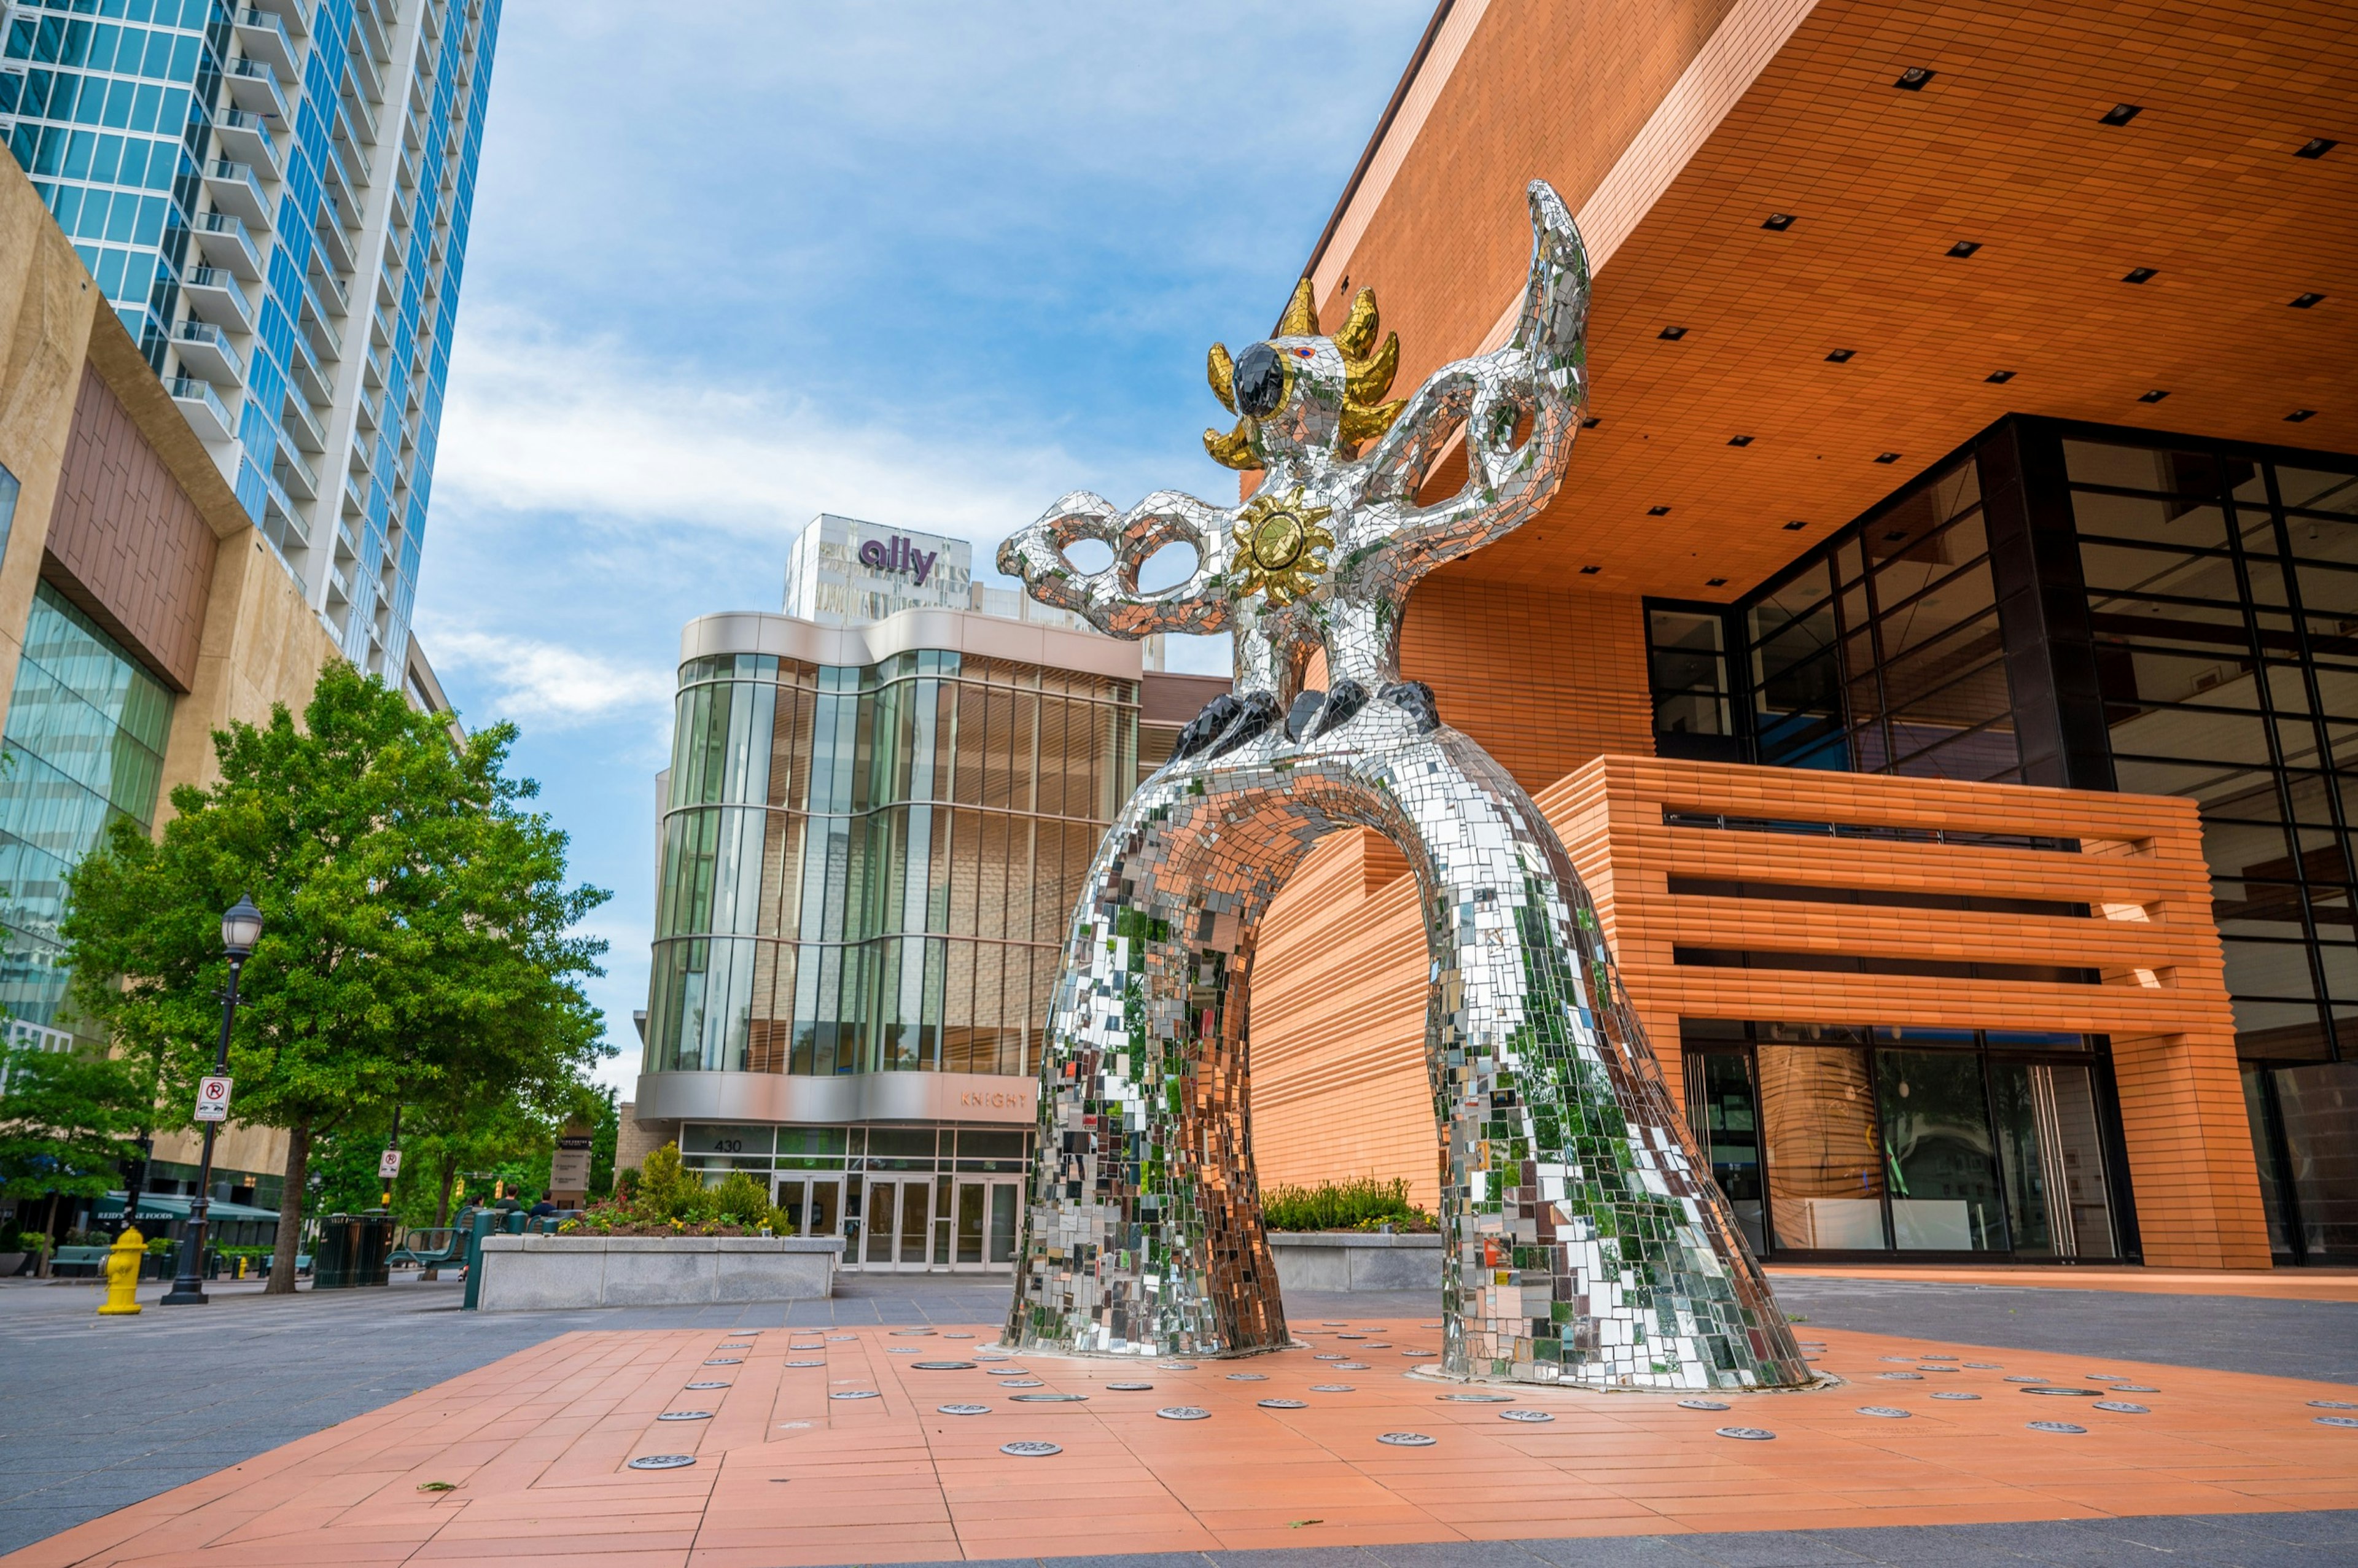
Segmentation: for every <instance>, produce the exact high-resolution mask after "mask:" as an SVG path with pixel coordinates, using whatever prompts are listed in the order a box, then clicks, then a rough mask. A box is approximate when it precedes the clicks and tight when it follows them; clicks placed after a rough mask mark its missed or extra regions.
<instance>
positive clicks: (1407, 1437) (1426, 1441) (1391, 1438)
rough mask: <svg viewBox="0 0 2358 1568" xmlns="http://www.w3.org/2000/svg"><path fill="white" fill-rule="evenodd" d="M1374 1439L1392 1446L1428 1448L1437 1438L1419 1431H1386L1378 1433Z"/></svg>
mask: <svg viewBox="0 0 2358 1568" xmlns="http://www.w3.org/2000/svg"><path fill="white" fill-rule="evenodd" d="M1376 1441H1377V1442H1378V1443H1384V1444H1390V1445H1391V1446H1392V1447H1394V1448H1430V1447H1432V1446H1433V1444H1434V1443H1435V1442H1436V1441H1437V1439H1434V1438H1431V1437H1427V1436H1426V1435H1425V1434H1424V1433H1421V1432H1387V1433H1379V1435H1378V1436H1377V1438H1376Z"/></svg>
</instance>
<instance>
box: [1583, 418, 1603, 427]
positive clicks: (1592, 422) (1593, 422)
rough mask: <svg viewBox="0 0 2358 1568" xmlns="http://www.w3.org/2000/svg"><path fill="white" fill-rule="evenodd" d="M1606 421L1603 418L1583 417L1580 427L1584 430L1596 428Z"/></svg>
mask: <svg viewBox="0 0 2358 1568" xmlns="http://www.w3.org/2000/svg"><path fill="white" fill-rule="evenodd" d="M1604 423H1605V421H1604V420H1602V419H1583V420H1582V421H1581V422H1580V427H1581V428H1582V429H1584V430H1594V429H1595V428H1596V427H1598V426H1599V425H1602V424H1604Z"/></svg>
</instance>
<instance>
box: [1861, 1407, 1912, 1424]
mask: <svg viewBox="0 0 2358 1568" xmlns="http://www.w3.org/2000/svg"><path fill="white" fill-rule="evenodd" d="M1858 1413H1859V1414H1861V1415H1879V1416H1881V1417H1883V1418H1884V1419H1885V1420H1886V1421H1906V1420H1907V1419H1908V1417H1909V1412H1908V1411H1904V1410H1901V1409H1900V1408H1899V1407H1898V1406H1897V1405H1861V1406H1859V1407H1858Z"/></svg>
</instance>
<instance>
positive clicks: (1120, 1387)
mask: <svg viewBox="0 0 2358 1568" xmlns="http://www.w3.org/2000/svg"><path fill="white" fill-rule="evenodd" d="M1152 1387H1154V1385H1153V1384H1152V1383H1108V1384H1107V1385H1106V1388H1107V1389H1108V1390H1110V1391H1112V1392H1114V1393H1117V1394H1142V1393H1144V1392H1146V1391H1147V1390H1149V1389H1152Z"/></svg>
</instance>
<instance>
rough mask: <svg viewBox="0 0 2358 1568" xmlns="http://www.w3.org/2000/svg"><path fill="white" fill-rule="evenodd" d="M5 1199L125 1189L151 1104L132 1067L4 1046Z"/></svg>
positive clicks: (1, 1145)
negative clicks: (123, 1164)
mask: <svg viewBox="0 0 2358 1568" xmlns="http://www.w3.org/2000/svg"><path fill="white" fill-rule="evenodd" d="M0 1085H5V1092H0V1197H11V1198H29V1197H38V1196H40V1195H43V1194H45V1193H57V1194H60V1195H64V1196H67V1197H97V1196H99V1195H102V1194H104V1193H108V1192H112V1191H113V1190H114V1187H115V1186H116V1185H117V1184H119V1183H120V1182H121V1181H122V1179H123V1178H122V1173H121V1171H120V1169H119V1166H118V1162H120V1161H121V1160H122V1159H123V1158H124V1156H126V1155H128V1154H129V1153H131V1152H132V1144H131V1140H132V1139H133V1138H134V1137H135V1136H136V1135H137V1133H138V1131H139V1123H140V1121H141V1120H142V1119H143V1118H142V1115H141V1112H140V1110H139V1108H138V1107H139V1106H140V1104H141V1102H142V1101H143V1100H144V1098H146V1097H145V1096H144V1095H142V1094H141V1092H140V1089H139V1085H138V1081H137V1079H136V1077H135V1075H134V1073H133V1072H132V1070H131V1069H130V1067H129V1066H128V1065H126V1064H124V1063H122V1062H118V1061H114V1060H112V1059H110V1058H109V1057H107V1056H106V1055H105V1054H103V1053H101V1052H98V1051H93V1050H91V1049H89V1048H87V1047H82V1046H77V1047H74V1048H71V1049H69V1050H64V1051H44V1050H42V1049H40V1048H39V1046H38V1045H36V1044H32V1043H30V1042H27V1043H26V1044H19V1045H9V1044H6V1043H5V1041H0Z"/></svg>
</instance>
